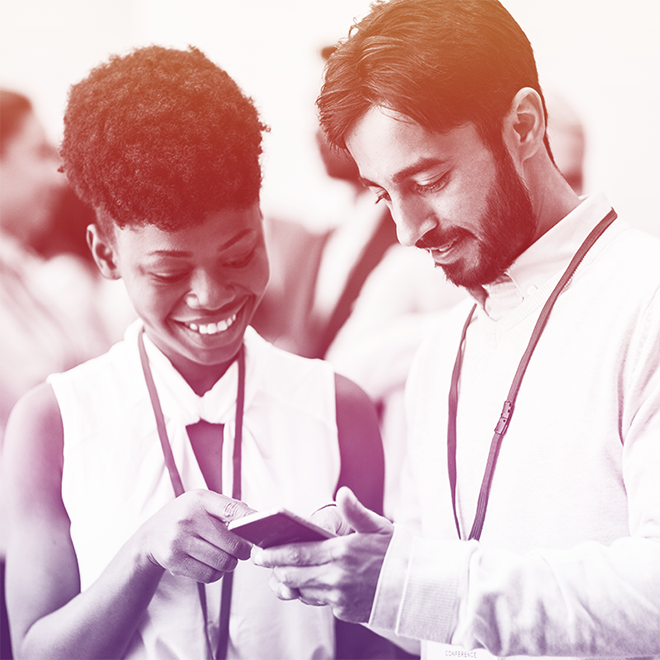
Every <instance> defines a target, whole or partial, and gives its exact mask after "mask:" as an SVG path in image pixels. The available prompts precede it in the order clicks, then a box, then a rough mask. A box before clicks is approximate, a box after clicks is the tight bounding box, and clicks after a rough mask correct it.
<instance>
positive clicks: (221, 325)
mask: <svg viewBox="0 0 660 660" xmlns="http://www.w3.org/2000/svg"><path fill="white" fill-rule="evenodd" d="M235 320H236V314H233V315H232V316H230V317H229V318H226V319H224V321H218V323H188V324H187V325H188V327H189V328H190V329H191V330H193V331H194V332H199V334H200V335H215V334H217V333H218V332H224V331H225V330H227V328H229V327H230V326H231V325H232V324H233V323H234V321H235Z"/></svg>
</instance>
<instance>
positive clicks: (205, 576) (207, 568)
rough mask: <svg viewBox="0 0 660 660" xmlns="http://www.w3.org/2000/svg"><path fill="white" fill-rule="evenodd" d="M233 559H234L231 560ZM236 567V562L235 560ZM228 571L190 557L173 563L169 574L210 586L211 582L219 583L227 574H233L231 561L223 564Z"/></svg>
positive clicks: (169, 568)
mask: <svg viewBox="0 0 660 660" xmlns="http://www.w3.org/2000/svg"><path fill="white" fill-rule="evenodd" d="M231 559H233V557H232V558H231ZM233 561H234V567H235V565H236V560H235V559H234V560H233ZM223 565H224V567H225V568H226V570H222V569H219V568H217V567H216V566H213V565H210V564H208V563H207V562H205V561H202V560H200V559H198V558H197V557H192V556H190V555H188V556H186V557H183V558H181V559H180V560H179V561H176V562H173V563H172V564H171V565H170V566H169V567H168V568H167V570H168V572H169V573H171V574H172V575H174V576H176V577H186V578H189V579H191V580H194V581H195V582H203V583H204V584H210V583H211V582H216V581H218V580H219V579H220V578H221V577H223V576H224V575H225V574H226V573H228V572H231V570H233V568H232V567H231V561H229V562H224V563H223Z"/></svg>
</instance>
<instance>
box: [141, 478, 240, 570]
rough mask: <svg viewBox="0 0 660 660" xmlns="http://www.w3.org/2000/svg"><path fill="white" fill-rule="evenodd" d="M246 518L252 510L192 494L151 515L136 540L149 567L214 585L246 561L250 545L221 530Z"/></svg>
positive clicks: (203, 492)
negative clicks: (233, 521)
mask: <svg viewBox="0 0 660 660" xmlns="http://www.w3.org/2000/svg"><path fill="white" fill-rule="evenodd" d="M248 513H252V509H250V507H248V506H247V505H246V504H244V503H243V502H239V501H237V500H232V499H231V498H229V497H225V496H224V495H220V494H219V493H215V492H212V491H208V490H194V491H190V492H188V493H184V494H183V495H181V496H180V497H177V498H176V500H174V501H172V502H170V503H169V504H167V505H166V506H164V507H163V508H162V509H161V510H160V511H158V512H157V513H156V514H154V515H153V516H152V517H151V518H150V519H149V520H147V522H146V523H145V524H144V525H143V526H142V527H141V528H140V530H139V532H138V534H137V536H138V538H139V543H140V544H141V547H142V548H143V551H144V553H145V554H146V556H147V557H148V559H149V561H151V562H152V563H153V564H155V565H157V566H161V567H162V568H164V569H165V570H167V571H169V572H170V573H172V575H179V576H184V577H188V578H190V579H191V580H195V581H196V582H205V583H209V582H215V581H216V580H219V579H220V578H221V577H222V576H223V574H224V573H226V572H228V571H233V570H234V568H236V565H237V563H238V560H239V559H247V558H248V557H249V556H250V545H251V544H250V543H248V541H245V540H243V539H242V538H240V537H239V536H236V534H232V533H231V532H229V531H228V530H227V525H226V523H228V522H230V521H231V520H235V519H236V518H242V517H243V516H245V515H247V514H248Z"/></svg>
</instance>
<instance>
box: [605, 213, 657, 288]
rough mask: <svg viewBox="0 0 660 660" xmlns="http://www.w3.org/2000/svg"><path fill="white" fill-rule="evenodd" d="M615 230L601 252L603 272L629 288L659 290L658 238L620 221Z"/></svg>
mask: <svg viewBox="0 0 660 660" xmlns="http://www.w3.org/2000/svg"><path fill="white" fill-rule="evenodd" d="M617 229H618V231H617V232H616V234H615V235H614V236H613V238H612V240H610V241H609V242H607V244H606V245H605V246H604V248H603V250H602V251H601V257H602V262H603V265H604V266H605V267H606V270H607V272H608V273H609V274H610V276H611V277H614V278H616V279H618V280H619V281H621V282H624V283H626V282H627V283H629V284H630V285H631V286H635V287H643V288H646V287H651V288H657V287H659V286H660V267H659V266H660V237H658V236H655V235H653V234H650V233H648V232H646V231H643V230H641V229H637V228H635V227H633V226H632V225H630V224H629V223H627V222H624V221H618V227H617ZM604 274H605V273H603V275H604Z"/></svg>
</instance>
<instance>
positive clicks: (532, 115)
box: [504, 87, 545, 162]
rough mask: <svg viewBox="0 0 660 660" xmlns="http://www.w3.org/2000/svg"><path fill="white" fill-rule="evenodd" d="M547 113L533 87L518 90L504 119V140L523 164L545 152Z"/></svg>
mask: <svg viewBox="0 0 660 660" xmlns="http://www.w3.org/2000/svg"><path fill="white" fill-rule="evenodd" d="M544 136H545V113H544V111H543V102H542V101H541V97H540V96H539V94H538V92H537V91H536V90H535V89H532V88H531V87H523V88H522V89H520V90H518V92H517V93H516V95H515V96H514V97H513V101H511V107H510V109H509V113H508V114H507V115H506V117H505V118H504V140H505V142H506V143H507V145H508V147H509V149H510V150H511V151H512V153H515V154H517V155H518V159H519V160H520V161H521V162H522V161H525V160H527V159H528V158H530V157H531V156H533V155H534V154H536V153H538V151H539V149H543V150H544V151H545V145H544V144H543V137H544Z"/></svg>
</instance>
